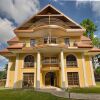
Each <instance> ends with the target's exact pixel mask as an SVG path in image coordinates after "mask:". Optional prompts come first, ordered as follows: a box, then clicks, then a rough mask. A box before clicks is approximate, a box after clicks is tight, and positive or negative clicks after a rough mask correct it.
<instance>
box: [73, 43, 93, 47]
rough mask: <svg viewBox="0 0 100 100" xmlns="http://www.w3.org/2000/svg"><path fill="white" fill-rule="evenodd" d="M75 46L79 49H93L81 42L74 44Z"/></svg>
mask: <svg viewBox="0 0 100 100" xmlns="http://www.w3.org/2000/svg"><path fill="white" fill-rule="evenodd" d="M75 45H76V46H77V47H79V48H92V47H93V46H92V45H91V44H85V43H83V42H76V43H75Z"/></svg>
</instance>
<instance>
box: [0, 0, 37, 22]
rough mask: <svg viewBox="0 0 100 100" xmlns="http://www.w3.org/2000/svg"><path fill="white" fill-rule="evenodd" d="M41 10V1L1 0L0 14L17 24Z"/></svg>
mask: <svg viewBox="0 0 100 100" xmlns="http://www.w3.org/2000/svg"><path fill="white" fill-rule="evenodd" d="M38 10H39V0H0V12H2V13H3V14H4V15H6V17H7V18H9V19H12V20H14V21H15V22H16V23H17V24H20V23H22V22H23V21H24V20H25V19H26V18H27V17H30V16H31V15H33V14H35V13H36V12H37V11H38Z"/></svg>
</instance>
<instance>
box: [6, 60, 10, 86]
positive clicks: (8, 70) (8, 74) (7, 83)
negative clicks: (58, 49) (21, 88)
mask: <svg viewBox="0 0 100 100" xmlns="http://www.w3.org/2000/svg"><path fill="white" fill-rule="evenodd" d="M10 68H11V62H10V61H9V62H8V69H7V79H6V85H5V87H9V81H10V79H9V76H10Z"/></svg>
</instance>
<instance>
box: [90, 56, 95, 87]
mask: <svg viewBox="0 0 100 100" xmlns="http://www.w3.org/2000/svg"><path fill="white" fill-rule="evenodd" d="M90 70H91V76H92V83H93V85H94V86H95V85H96V83H95V78H94V71H93V65H92V57H90Z"/></svg>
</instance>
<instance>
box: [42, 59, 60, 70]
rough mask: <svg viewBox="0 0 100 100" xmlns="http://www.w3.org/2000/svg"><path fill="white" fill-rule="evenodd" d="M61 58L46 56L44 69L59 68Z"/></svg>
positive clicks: (43, 64)
mask: <svg viewBox="0 0 100 100" xmlns="http://www.w3.org/2000/svg"><path fill="white" fill-rule="evenodd" d="M59 68H60V67H59V60H58V59H57V58H56V57H45V58H44V60H43V61H42V70H44V71H46V70H59Z"/></svg>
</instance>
